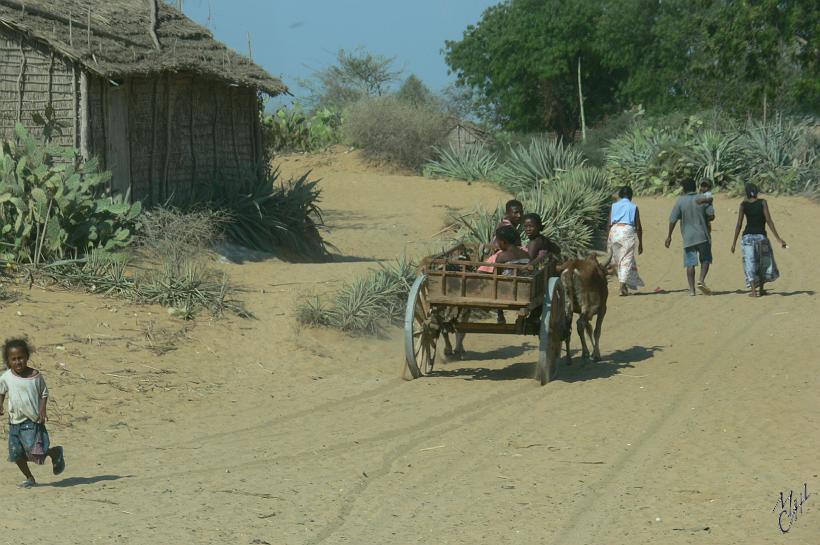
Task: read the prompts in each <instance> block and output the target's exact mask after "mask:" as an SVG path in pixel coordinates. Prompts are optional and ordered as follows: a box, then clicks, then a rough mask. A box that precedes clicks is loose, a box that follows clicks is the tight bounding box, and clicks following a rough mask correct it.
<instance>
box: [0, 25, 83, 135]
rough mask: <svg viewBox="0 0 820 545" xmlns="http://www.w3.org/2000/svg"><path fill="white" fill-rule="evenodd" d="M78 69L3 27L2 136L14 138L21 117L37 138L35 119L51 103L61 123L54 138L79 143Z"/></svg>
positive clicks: (0, 33)
mask: <svg viewBox="0 0 820 545" xmlns="http://www.w3.org/2000/svg"><path fill="white" fill-rule="evenodd" d="M78 81H79V70H75V69H74V66H73V64H71V63H69V62H66V61H65V60H63V59H62V58H61V57H59V56H57V55H54V54H53V53H52V52H51V51H49V50H48V49H47V48H45V47H44V46H42V45H40V44H37V43H33V42H30V41H28V40H26V38H25V37H24V36H23V35H22V34H19V33H17V32H14V31H12V30H10V29H8V28H5V27H0V137H1V138H11V137H13V135H14V125H15V124H16V123H17V122H18V121H20V123H22V124H23V126H25V127H26V128H27V129H28V130H29V132H30V133H31V134H32V135H34V136H35V137H37V138H40V137H41V136H42V128H41V127H40V126H39V125H37V124H36V123H34V121H33V120H32V114H33V113H39V114H41V115H42V114H43V113H44V112H45V110H46V107H47V106H48V105H49V104H50V105H51V106H52V107H53V108H54V110H55V118H56V120H57V121H58V122H59V123H60V124H61V125H62V127H61V131H62V135H58V134H56V133H55V134H54V135H52V142H53V143H55V144H59V145H64V146H74V145H77V140H76V139H77V138H78V137H79V134H78V130H79V129H78V119H79V118H78V110H77V108H78V104H79V103H78V95H79V92H78Z"/></svg>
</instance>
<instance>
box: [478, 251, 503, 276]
mask: <svg viewBox="0 0 820 545" xmlns="http://www.w3.org/2000/svg"><path fill="white" fill-rule="evenodd" d="M500 253H501V250H498V251H497V252H496V253H494V254H493V255H491V256H490V257H488V258H487V259H485V260H484V261H485V262H486V263H495V260H496V259H497V258H498V254H500ZM494 270H495V267H491V266H490V265H482V266H480V267H479V268H478V272H483V273H490V274H492V272H493V271H494Z"/></svg>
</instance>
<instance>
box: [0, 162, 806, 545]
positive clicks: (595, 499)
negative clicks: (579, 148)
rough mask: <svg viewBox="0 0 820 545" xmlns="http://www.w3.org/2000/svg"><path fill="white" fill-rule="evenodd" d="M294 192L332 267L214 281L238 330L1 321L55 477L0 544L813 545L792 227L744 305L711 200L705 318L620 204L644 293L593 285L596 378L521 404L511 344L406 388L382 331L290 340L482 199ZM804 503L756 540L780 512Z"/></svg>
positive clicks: (800, 253)
mask: <svg viewBox="0 0 820 545" xmlns="http://www.w3.org/2000/svg"><path fill="white" fill-rule="evenodd" d="M307 167H313V168H314V169H315V170H314V172H315V174H316V175H317V176H320V177H322V178H323V182H322V184H323V188H324V203H323V204H324V208H325V210H326V213H327V221H328V223H329V224H330V225H331V226H332V227H333V230H332V232H331V234H330V239H331V241H333V242H334V243H335V244H336V245H337V246H338V248H339V251H340V253H341V254H342V255H343V256H344V258H342V259H340V260H338V261H337V262H334V263H331V264H323V265H310V264H297V265H292V264H285V263H281V262H279V261H276V260H269V261H262V262H248V263H244V264H241V265H225V269H226V270H227V271H228V272H229V273H230V274H231V276H232V277H233V278H234V279H235V280H236V281H238V282H239V283H241V284H242V285H244V286H245V287H247V289H248V292H247V293H246V294H244V298H245V300H246V301H247V302H248V305H249V307H250V309H251V310H252V311H253V312H254V313H255V314H256V315H257V319H256V320H239V319H232V318H229V319H224V320H219V321H210V320H207V319H201V320H200V321H198V322H197V323H195V324H192V326H191V325H189V326H186V324H182V323H180V322H176V321H173V320H171V319H169V318H168V317H167V315H166V313H165V312H164V311H163V310H162V309H159V308H152V307H135V306H131V305H127V304H124V303H122V302H119V301H114V300H106V299H101V298H97V297H93V296H83V295H78V294H71V293H64V292H60V291H54V290H49V291H44V290H41V289H38V288H36V287H35V288H34V289H33V290H31V291H28V290H22V292H21V293H22V296H21V299H20V300H19V301H18V302H17V303H4V304H3V305H2V310H0V324H1V325H2V328H3V332H4V334H6V335H12V334H16V333H20V332H24V333H28V334H29V335H30V336H31V337H32V339H33V340H34V341H35V343H36V344H37V346H38V348H39V351H38V353H37V355H36V357H35V358H34V362H35V365H36V366H39V367H41V368H42V369H43V371H44V373H45V374H46V377H47V379H48V381H49V385H50V387H51V389H52V392H53V403H52V406H51V417H52V421H51V425H50V430H51V434H52V439H53V440H54V441H55V442H56V443H62V444H64V445H65V447H66V454H67V458H68V464H69V468H68V470H67V471H66V473H65V474H64V475H61V476H59V477H54V476H52V475H50V472H49V471H48V469H47V468H36V469H35V475H36V476H37V477H38V479H39V481H40V483H41V486H39V487H37V488H35V489H32V490H18V489H16V488H15V487H14V485H15V484H16V483H17V482H18V481H20V480H21V479H20V476H19V475H18V474H17V469H16V468H15V467H14V466H13V464H7V465H6V467H5V468H4V469H3V471H2V472H0V489H2V491H3V497H4V500H5V504H6V510H5V513H4V515H3V517H2V519H0V525H2V528H3V529H4V531H3V532H2V534H0V543H17V544H19V543H61V544H62V543H66V544H69V543H83V544H87V543H128V544H142V543H152V544H154V543H213V544H228V543H231V544H233V543H236V544H246V543H247V544H264V543H269V544H271V545H273V544H294V545H301V544H311V545H316V544H320V543H322V544H353V545H369V544H373V545H382V544H399V545H404V544H415V543H426V544H478V543H482V544H503V543H516V544H556V545H583V544H601V543H606V544H609V545H617V544H624V545H626V544H630V545H631V544H640V543H662V544H671V545H675V544H684V543H687V544H688V543H692V544H744V545H745V544H756V543H761V544H763V543H792V544H813V543H820V503H817V502H818V501H820V500H818V499H817V498H820V495H818V496H815V493H816V492H817V491H820V478H818V475H819V474H820V456H818V454H817V453H818V452H820V430H819V429H818V426H820V398H818V396H817V391H818V388H819V387H820V379H819V378H818V376H820V373H818V371H820V363H818V362H820V348H819V347H820V344H818V340H817V338H818V331H820V329H818V325H817V324H818V320H817V314H818V311H820V306H818V300H817V295H816V292H817V290H818V287H820V281H818V275H817V271H818V270H820V253H818V252H817V250H816V248H815V247H814V246H813V245H812V235H816V234H817V233H818V232H820V214H818V211H820V208H818V206H817V205H816V204H813V203H810V202H809V201H806V200H803V199H799V198H772V199H770V205H771V209H772V212H773V214H774V218H775V221H776V222H777V224H778V228H779V230H780V232H781V234H782V235H783V236H784V237H785V238H786V239H787V240H788V241H789V243H790V245H791V249H789V250H780V251H777V254H776V255H777V258H778V263H779V265H780V269H781V272H782V274H783V278H781V279H780V280H778V281H777V282H776V283H775V284H772V285H771V288H772V289H773V293H772V295H770V296H768V297H765V298H761V299H759V300H754V299H751V298H749V297H747V296H746V295H745V292H744V291H742V288H743V285H742V269H741V264H740V257H739V256H738V255H731V254H730V253H729V246H730V244H731V232H732V228H733V226H734V221H735V217H736V216H735V214H736V207H737V203H736V202H735V201H731V200H729V199H726V198H719V200H718V202H717V213H718V221H717V223H716V224H715V232H714V238H715V243H714V251H715V266H714V268H713V271H712V273H711V275H710V284H711V286H712V287H713V289H714V290H716V292H717V293H716V295H714V296H712V297H704V296H698V297H688V296H687V295H686V293H685V290H684V288H685V278H684V274H683V269H682V267H681V260H682V256H681V249H680V238H679V235H678V234H676V235H675V239H674V243H673V247H672V249H670V250H667V249H665V248H664V247H663V239H664V238H665V232H666V218H667V215H668V212H669V209H670V207H671V205H672V201H671V200H668V199H638V200H637V203H638V204H639V206H640V207H641V214H642V217H643V221H644V225H645V229H646V231H647V233H646V242H645V246H646V252H645V254H644V255H643V256H641V257H640V260H639V264H640V267H641V274H642V276H643V277H644V279H645V280H646V282H647V288H646V289H645V290H643V292H642V293H640V294H638V295H635V296H631V297H628V298H618V297H614V295H615V292H616V289H615V288H616V287H615V285H614V283H611V285H610V288H611V295H612V296H613V297H611V299H610V310H609V313H608V315H607V318H606V321H605V324H604V334H603V337H602V354H603V357H604V361H602V362H600V363H588V364H585V365H582V364H581V362H580V360H577V359H576V361H575V362H574V363H573V365H572V366H570V367H562V368H561V371H560V376H559V379H558V380H557V381H556V382H554V383H550V384H549V385H547V386H546V387H543V388H542V387H539V386H537V385H536V382H535V381H534V380H532V378H531V377H532V374H533V367H534V362H535V360H536V357H537V354H536V349H535V348H536V346H537V339H536V338H534V337H532V338H529V337H504V336H470V337H468V338H467V341H466V346H467V350H468V354H467V357H466V359H465V360H464V361H460V362H454V363H445V364H441V365H439V366H438V372H437V373H436V375H435V376H434V377H430V378H426V379H423V380H416V381H410V382H408V381H403V380H401V378H400V375H401V365H402V363H403V354H402V343H401V335H400V332H399V331H393V332H391V334H390V335H389V336H388V338H383V339H375V340H374V339H357V338H350V337H347V336H344V335H341V334H338V333H336V332H332V331H320V330H300V329H298V328H296V327H295V325H294V320H293V318H292V313H293V305H294V302H295V300H296V298H297V297H298V294H299V293H301V292H303V291H304V290H312V291H319V292H321V291H326V290H331V289H333V288H334V287H335V286H337V285H338V283H339V282H340V281H342V280H347V279H350V278H352V276H353V275H354V274H355V273H357V272H360V271H363V270H366V269H367V268H370V267H373V266H374V265H375V263H376V262H377V261H379V260H385V259H391V258H393V257H395V256H396V255H398V254H400V253H401V252H402V251H404V250H406V251H407V252H408V254H410V255H416V256H417V255H422V254H423V253H424V252H425V251H426V249H427V248H428V247H430V246H431V245H432V242H431V237H432V236H433V235H434V234H435V233H436V232H437V231H438V230H440V229H441V227H442V226H443V223H444V220H445V218H446V217H447V215H448V214H451V213H455V212H457V211H459V210H465V211H466V210H469V208H471V207H472V206H473V205H474V204H476V203H484V204H490V205H492V204H495V203H496V202H497V201H499V200H503V199H504V198H505V196H504V195H503V194H502V193H500V192H498V191H497V190H495V189H494V188H492V187H490V186H487V185H482V184H474V185H469V186H468V185H467V184H464V183H458V182H441V181H430V180H424V179H421V178H414V177H407V176H401V175H388V174H380V173H378V172H373V171H371V170H369V169H367V168H364V167H362V166H361V165H359V164H358V163H357V162H356V161H355V160H353V159H352V158H350V157H347V156H342V155H334V156H327V157H324V158H321V157H320V158H290V159H287V160H286V161H285V163H284V166H283V168H284V171H285V172H286V173H287V172H292V173H297V172H302V171H304V170H305V169H306V168H307ZM656 288H659V290H658V291H656ZM18 289H19V288H18ZM174 339H175V340H174ZM172 341H173V342H172ZM163 343H165V344H168V348H170V347H171V345H172V344H174V345H175V346H174V349H173V350H170V351H168V352H165V353H164V354H162V355H157V352H162V351H163ZM573 348H574V349H575V350H578V341H577V338H575V339H573ZM3 440H5V434H4V437H3ZM38 470H39V471H38ZM804 483H806V485H807V489H808V492H809V498H808V500H807V501H806V502H805V504H804V505H803V512H802V514H799V517H798V518H797V520H796V521H795V522H794V523H793V524H792V526H791V530H790V531H789V533H788V534H785V535H781V532H780V530H779V529H778V516H779V511H780V510H781V509H780V507H779V497H780V496H779V494H780V492H785V493H786V496H787V499H786V501H787V502H788V493H789V491H790V490H793V491H794V492H795V495H797V494H799V492H800V491H801V490H802V489H803V485H804ZM795 497H796V496H795ZM783 520H784V524H785V525H788V521H787V520H786V518H784V519H783Z"/></svg>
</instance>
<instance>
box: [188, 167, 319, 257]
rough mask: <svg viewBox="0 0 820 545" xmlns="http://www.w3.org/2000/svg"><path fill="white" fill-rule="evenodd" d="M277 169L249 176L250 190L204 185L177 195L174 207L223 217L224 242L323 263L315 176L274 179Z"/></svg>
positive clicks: (222, 183) (224, 183)
mask: <svg viewBox="0 0 820 545" xmlns="http://www.w3.org/2000/svg"><path fill="white" fill-rule="evenodd" d="M279 176H280V175H279V170H278V169H276V170H274V171H273V172H272V173H271V174H270V176H269V177H267V178H265V179H263V180H260V181H256V178H255V176H253V175H251V174H249V175H248V176H246V179H249V180H253V182H252V185H251V186H250V188H248V189H246V190H244V191H237V190H236V186H235V184H234V183H231V182H228V181H220V182H214V183H212V184H210V185H207V184H204V185H203V186H202V187H201V188H199V189H198V190H197V192H195V193H191V194H187V195H177V196H176V197H175V199H174V201H173V203H172V204H173V205H174V206H176V207H178V208H180V209H183V210H191V209H194V210H196V209H200V208H201V207H203V206H206V207H207V208H210V209H211V210H217V211H220V212H222V213H224V214H225V215H226V216H227V219H226V221H225V222H224V224H223V227H222V228H223V230H224V233H225V236H226V238H227V239H228V240H230V241H232V242H235V243H236V244H239V245H241V246H244V247H246V248H250V249H252V250H258V251H263V252H276V253H278V254H279V255H280V256H281V257H282V258H285V259H289V260H292V261H322V260H324V259H325V258H327V256H328V255H329V250H330V248H331V247H332V246H330V245H329V244H328V243H327V242H325V241H324V240H323V239H322V236H321V233H320V229H322V228H323V226H324V221H323V219H322V211H321V209H320V208H319V205H318V201H319V197H320V194H321V190H320V189H319V188H318V187H317V185H318V183H319V182H318V180H309V179H308V178H309V176H310V172H307V173H305V174H303V175H302V176H300V177H299V178H296V179H290V180H287V181H280V180H279Z"/></svg>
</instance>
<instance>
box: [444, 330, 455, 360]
mask: <svg viewBox="0 0 820 545" xmlns="http://www.w3.org/2000/svg"><path fill="white" fill-rule="evenodd" d="M441 336H442V338H443V339H444V355H445V356H446V357H448V358H450V357H452V355H453V345H452V344H450V334H449V333H447V331H442V332H441Z"/></svg>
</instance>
